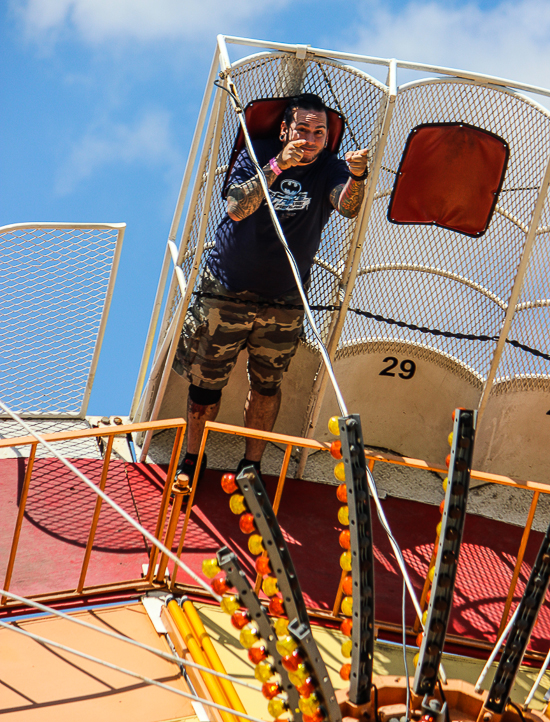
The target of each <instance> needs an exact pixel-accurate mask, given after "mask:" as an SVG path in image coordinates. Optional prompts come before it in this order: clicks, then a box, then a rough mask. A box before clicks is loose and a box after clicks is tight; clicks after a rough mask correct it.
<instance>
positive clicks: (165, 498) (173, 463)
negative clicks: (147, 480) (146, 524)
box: [119, 421, 186, 583]
mask: <svg viewBox="0 0 550 722" xmlns="http://www.w3.org/2000/svg"><path fill="white" fill-rule="evenodd" d="M185 426H186V422H185V421H184V422H183V424H182V425H181V426H180V427H178V430H177V431H176V438H175V439H174V445H173V447H172V455H171V457H170V463H169V465H168V471H167V472H166V481H165V483H164V491H163V492H162V499H161V502H160V509H159V515H158V517H157V526H156V529H155V538H156V539H160V537H161V534H162V530H163V529H164V522H165V520H166V513H167V511H168V503H169V501H170V489H171V487H172V482H173V481H174V476H175V475H176V469H177V468H178V462H179V458H180V454H181V447H182V446H183V437H184V434H185ZM119 428H120V427H119ZM158 552H159V550H158V549H157V547H156V546H153V547H152V549H151V553H150V554H149V566H148V569H147V577H146V578H147V581H148V582H149V583H151V582H152V581H153V577H154V576H155V564H156V561H157V556H158Z"/></svg>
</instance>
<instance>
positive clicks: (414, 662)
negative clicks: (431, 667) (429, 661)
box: [413, 652, 420, 667]
mask: <svg viewBox="0 0 550 722" xmlns="http://www.w3.org/2000/svg"><path fill="white" fill-rule="evenodd" d="M419 659H420V652H417V653H416V654H415V655H414V657H413V664H414V666H415V667H416V665H417V664H418V660H419Z"/></svg>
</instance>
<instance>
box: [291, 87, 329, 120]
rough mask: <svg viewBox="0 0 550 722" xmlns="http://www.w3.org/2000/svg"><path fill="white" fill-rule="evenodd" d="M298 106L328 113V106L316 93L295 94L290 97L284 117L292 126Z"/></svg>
mask: <svg viewBox="0 0 550 722" xmlns="http://www.w3.org/2000/svg"><path fill="white" fill-rule="evenodd" d="M298 108H300V109H302V110H316V111H317V112H318V113H321V112H323V113H325V114H326V113H327V106H326V105H325V104H324V103H323V101H322V100H321V98H320V97H319V96H318V95H314V94H313V93H301V94H300V95H295V96H294V97H293V98H290V101H289V103H288V105H287V108H286V110H285V115H284V118H283V120H284V121H285V123H286V124H287V126H290V124H291V123H292V121H293V115H294V111H295V110H297V109H298ZM327 117H328V115H327Z"/></svg>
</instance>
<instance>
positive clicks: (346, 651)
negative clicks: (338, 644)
mask: <svg viewBox="0 0 550 722" xmlns="http://www.w3.org/2000/svg"><path fill="white" fill-rule="evenodd" d="M352 648H353V642H352V641H351V639H346V641H345V642H343V644H342V656H343V657H351V650H352Z"/></svg>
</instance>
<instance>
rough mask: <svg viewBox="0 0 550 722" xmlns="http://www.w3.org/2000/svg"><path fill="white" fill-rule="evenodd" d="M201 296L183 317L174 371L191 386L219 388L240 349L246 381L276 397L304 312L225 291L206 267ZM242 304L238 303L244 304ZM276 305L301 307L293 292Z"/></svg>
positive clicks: (250, 295) (227, 377)
mask: <svg viewBox="0 0 550 722" xmlns="http://www.w3.org/2000/svg"><path fill="white" fill-rule="evenodd" d="M199 291H200V293H203V294H213V295H215V296H220V297H221V298H205V297H204V296H200V295H199V296H197V297H196V298H195V302H194V304H192V305H191V306H190V307H189V309H188V311H187V314H186V317H185V321H184V324H183V330H182V334H181V338H180V342H179V346H178V350H177V352H176V358H175V360H174V370H175V371H176V372H177V373H179V374H180V375H181V376H184V375H185V376H186V377H187V378H188V379H189V381H190V382H191V383H193V384H195V385H196V386H200V387H202V388H206V389H212V390H215V389H222V388H223V387H224V386H225V385H226V384H227V382H228V380H229V375H230V373H231V371H232V370H233V367H234V366H235V363H236V362H237V357H238V355H239V353H240V352H241V351H242V349H243V348H245V347H246V349H247V351H248V377H249V380H250V386H251V387H252V388H253V389H254V390H256V391H264V392H265V391H267V392H271V393H275V392H276V391H277V389H278V388H279V387H280V385H281V382H282V380H283V373H284V372H285V371H286V370H287V368H288V365H289V364H290V360H291V359H292V357H293V356H294V354H295V353H296V347H297V345H298V340H299V338H300V335H301V333H302V326H303V319H304V311H303V309H296V308H281V307H279V306H270V305H269V300H268V299H262V298H261V297H259V296H258V295H257V294H254V293H249V292H247V291H244V292H242V293H232V292H230V291H228V290H227V289H226V288H224V287H223V286H222V285H221V284H220V283H219V282H218V281H217V280H216V279H215V278H214V276H213V275H212V273H211V272H210V271H209V269H208V268H206V270H205V272H204V273H203V276H202V280H201V284H200V287H199ZM244 301H245V302H246V303H243V302H244ZM275 302H276V303H287V304H290V305H301V299H300V296H299V295H298V291H295V292H293V293H291V294H287V295H285V296H282V297H281V298H278V299H276V301H275Z"/></svg>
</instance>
